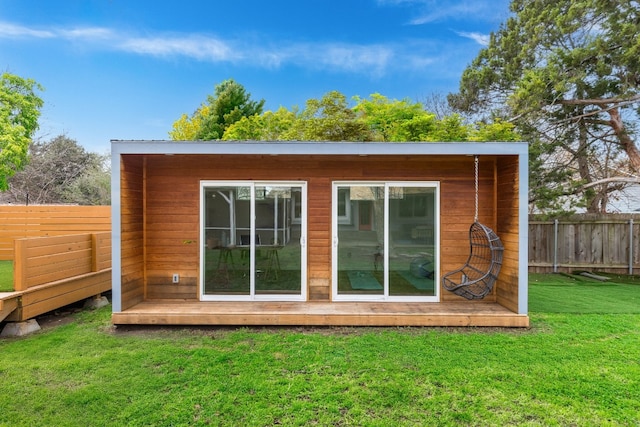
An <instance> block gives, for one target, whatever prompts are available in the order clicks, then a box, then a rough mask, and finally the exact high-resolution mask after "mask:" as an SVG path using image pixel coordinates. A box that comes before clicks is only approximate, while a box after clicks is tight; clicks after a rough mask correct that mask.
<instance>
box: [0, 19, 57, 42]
mask: <svg viewBox="0 0 640 427" xmlns="http://www.w3.org/2000/svg"><path fill="white" fill-rule="evenodd" d="M55 36H56V34H55V33H54V32H52V31H48V30H34V29H31V28H28V27H23V26H21V25H15V24H11V23H9V22H0V37H2V38H40V39H44V38H53V37H55Z"/></svg>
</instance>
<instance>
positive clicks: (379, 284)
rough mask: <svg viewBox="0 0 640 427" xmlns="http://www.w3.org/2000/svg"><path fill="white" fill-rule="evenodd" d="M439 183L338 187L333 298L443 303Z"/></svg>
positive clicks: (335, 190) (334, 222) (350, 184)
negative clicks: (440, 294)
mask: <svg viewBox="0 0 640 427" xmlns="http://www.w3.org/2000/svg"><path fill="white" fill-rule="evenodd" d="M438 190H439V186H438V183H436V182H342V183H334V185H333V251H332V254H333V263H332V265H333V287H332V289H333V299H334V300H398V301H406V300H416V301H418V300H419V301H437V300H438V296H439V292H438V277H437V276H438V266H439V256H438V254H437V252H436V251H437V248H438V240H439V239H438V227H437V225H438V223H439V212H438V209H439V208H438V199H439V191H438Z"/></svg>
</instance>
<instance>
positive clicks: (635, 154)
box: [609, 108, 640, 173]
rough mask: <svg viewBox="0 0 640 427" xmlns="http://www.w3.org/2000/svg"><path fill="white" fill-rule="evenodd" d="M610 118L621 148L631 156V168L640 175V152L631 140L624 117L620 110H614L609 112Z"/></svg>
mask: <svg viewBox="0 0 640 427" xmlns="http://www.w3.org/2000/svg"><path fill="white" fill-rule="evenodd" d="M609 117H611V120H610V121H609V123H611V128H612V129H613V131H614V132H615V134H616V136H617V137H618V141H620V146H621V147H622V148H623V149H624V151H625V152H626V153H627V156H629V163H630V165H631V167H632V168H633V169H634V170H635V171H636V172H638V173H640V150H638V147H636V144H635V142H634V141H633V140H632V139H631V137H630V136H629V134H628V133H627V130H626V128H625V127H624V123H623V122H622V117H621V116H620V110H619V109H618V108H612V109H610V110H609Z"/></svg>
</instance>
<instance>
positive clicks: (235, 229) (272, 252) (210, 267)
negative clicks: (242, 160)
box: [201, 181, 307, 300]
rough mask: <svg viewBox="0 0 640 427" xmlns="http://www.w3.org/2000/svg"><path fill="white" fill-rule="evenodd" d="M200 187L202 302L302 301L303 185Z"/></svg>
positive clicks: (216, 184)
mask: <svg viewBox="0 0 640 427" xmlns="http://www.w3.org/2000/svg"><path fill="white" fill-rule="evenodd" d="M201 186H202V204H201V209H202V212H201V223H202V230H203V231H202V232H203V237H202V239H203V241H204V242H205V244H204V245H203V249H202V255H201V262H202V264H201V277H202V297H203V299H210V300H218V299H219V300H248V299H254V298H264V299H283V300H286V299H289V300H300V299H304V298H306V244H305V242H306V238H305V237H306V232H305V229H306V209H307V208H306V186H305V184H304V183H292V184H289V183H282V182H279V183H273V184H272V183H266V182H256V183H254V182H246V183H245V182H239V183H225V182H215V181H209V182H205V181H203V182H202V183H201Z"/></svg>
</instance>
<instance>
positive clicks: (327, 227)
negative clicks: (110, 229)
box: [122, 155, 517, 308]
mask: <svg viewBox="0 0 640 427" xmlns="http://www.w3.org/2000/svg"><path fill="white" fill-rule="evenodd" d="M130 157H133V158H132V159H130ZM145 162H146V163H145V165H146V166H145V167H144V168H143V167H142V161H141V160H140V158H139V156H128V155H125V156H123V162H122V164H123V178H122V180H123V184H122V185H123V188H122V205H123V217H122V221H123V270H125V267H124V266H125V264H126V265H127V268H126V272H124V271H123V290H124V288H125V282H129V281H132V282H135V283H136V285H126V287H127V289H128V290H129V291H128V292H127V293H126V295H124V291H123V307H124V308H126V306H127V305H132V304H134V300H138V299H139V298H141V294H140V293H138V292H137V291H136V292H133V291H132V290H131V288H133V287H135V288H136V289H138V287H139V285H138V282H139V281H140V280H142V277H140V276H139V275H137V274H135V270H136V269H138V268H144V270H145V273H144V274H145V277H146V279H145V280H146V297H147V298H150V299H159V298H168V299H175V298H178V299H197V298H198V279H199V248H200V246H201V244H202V243H201V242H199V239H200V231H199V214H200V212H199V204H200V194H199V191H200V181H201V180H288V181H305V182H307V184H308V245H307V250H308V283H307V284H306V286H308V291H309V292H308V294H309V300H312V301H313V300H317V301H327V300H329V298H330V295H331V291H330V289H331V283H330V281H331V191H332V188H331V183H332V181H340V180H345V181H346V180H361V181H374V180H384V181H439V182H440V185H441V187H440V196H441V199H440V202H441V206H440V212H441V218H440V226H441V247H440V248H441V270H442V271H449V270H451V269H454V268H456V267H458V266H459V265H460V264H462V263H464V262H465V261H466V258H467V255H468V250H469V241H468V229H469V226H470V225H471V223H472V222H473V219H474V166H473V158H472V157H468V156H367V157H353V156H318V155H314V156H295V155H289V156H283V155H280V156H265V155H247V156H238V155H225V156H216V155H199V156H186V155H173V156H163V155H148V156H145ZM495 164H496V158H495V157H492V156H486V157H482V160H481V168H480V212H479V216H480V220H481V221H482V222H484V223H485V224H487V225H489V226H492V227H497V226H498V224H497V223H496V221H497V220H496V218H499V217H500V215H497V214H496V212H495V207H496V206H497V205H499V204H501V203H503V202H504V203H514V200H512V199H511V197H512V196H513V194H511V195H505V196H504V197H502V199H501V201H499V202H498V201H497V200H496V194H499V193H500V189H498V188H496V186H497V185H498V184H497V182H496V178H495V175H496V173H497V174H498V175H499V174H500V173H501V170H503V169H504V170H505V171H506V173H508V174H509V176H507V177H504V178H502V177H501V179H500V180H499V182H500V183H505V182H506V183H509V182H510V181H511V185H513V176H512V175H511V169H510V168H516V169H517V165H513V161H511V163H509V162H508V161H507V162H506V164H505V165H506V166H503V167H500V168H498V169H497V171H496V168H495V167H494V165H495ZM143 172H144V177H145V179H144V186H143V185H142V181H143V180H142V176H143ZM516 194H517V192H516ZM142 200H144V203H143V202H142ZM141 210H144V213H142V212H141ZM125 212H126V214H125ZM508 212H511V213H513V215H514V218H513V219H512V220H510V221H511V222H510V223H508V224H505V226H504V228H505V230H506V231H509V230H510V229H511V227H516V235H515V236H513V238H515V240H516V241H517V206H515V207H513V208H511V207H510V208H509V210H508ZM125 229H126V230H127V231H126V232H127V236H126V241H127V242H128V243H127V244H126V248H125V243H124V242H125V235H124V233H125V231H124V230H125ZM134 241H135V242H134ZM516 247H517V246H516ZM143 250H144V259H143V257H142V255H140V254H141V253H142V252H143ZM129 256H133V259H129ZM512 259H514V260H517V253H516V254H515V255H514V256H512ZM515 264H517V263H515ZM515 264H514V262H510V264H509V266H508V267H507V268H506V269H505V270H506V271H505V274H516V273H517V266H516V265H515ZM509 270H513V271H509ZM174 273H178V274H180V283H179V284H177V285H174V284H172V283H171V277H172V274H174ZM124 276H126V279H125V277H124ZM509 283H510V282H509ZM503 287H505V289H506V288H507V287H508V286H507V284H506V283H505V285H503ZM456 299H459V297H457V296H455V295H453V294H450V293H444V292H443V293H442V300H443V301H448V300H456ZM516 299H517V298H516ZM489 300H495V296H492V297H489ZM125 301H127V303H125Z"/></svg>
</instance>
